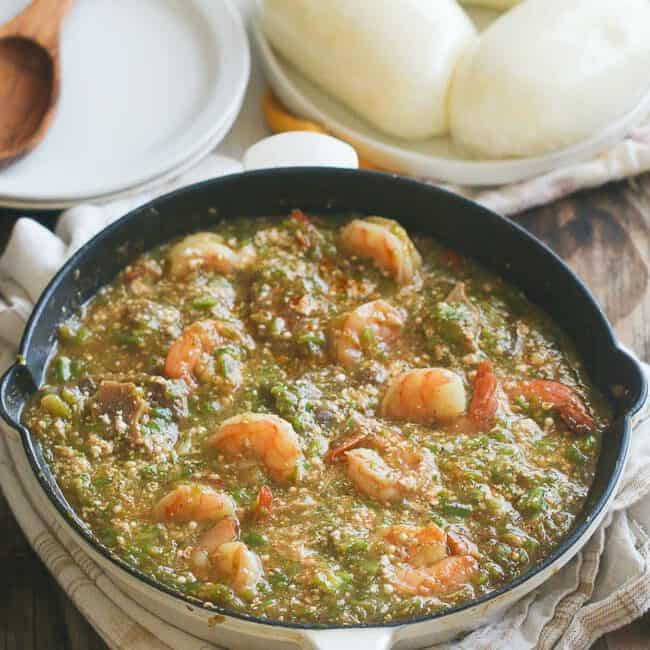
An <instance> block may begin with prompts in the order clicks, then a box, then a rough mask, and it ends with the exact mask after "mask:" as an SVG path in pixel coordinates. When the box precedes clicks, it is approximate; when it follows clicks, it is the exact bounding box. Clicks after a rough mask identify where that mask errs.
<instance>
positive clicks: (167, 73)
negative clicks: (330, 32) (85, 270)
mask: <svg viewBox="0 0 650 650" xmlns="http://www.w3.org/2000/svg"><path fill="white" fill-rule="evenodd" d="M0 4H1V6H0V22H4V21H6V20H9V19H10V18H11V17H12V16H13V15H15V14H16V13H17V12H18V11H19V10H21V9H22V8H23V7H24V6H25V5H26V4H27V0H4V1H3V2H2V3H0ZM62 66H63V75H62V76H63V85H62V92H61V100H60V105H59V110H58V113H57V115H56V118H55V120H54V123H53V125H52V128H51V129H50V131H49V132H48V134H47V136H46V138H45V140H44V141H43V142H42V143H41V144H40V145H39V146H38V147H37V148H36V149H35V150H34V151H33V152H31V153H30V154H29V155H28V156H25V157H24V158H23V159H21V160H19V161H17V162H16V163H14V164H13V165H11V166H9V167H7V168H6V169H3V170H1V171H0V203H1V204H4V205H10V204H11V205H14V206H17V207H25V206H26V205H31V206H33V205H36V206H38V207H42V206H52V207H63V206H65V205H70V204H73V203H78V202H80V201H84V200H90V199H96V198H98V197H109V196H112V195H116V194H123V193H124V192H125V191H127V192H128V191H129V190H133V189H134V188H139V189H142V188H144V186H146V185H147V184H150V183H151V182H152V181H154V180H157V179H160V178H162V177H169V176H171V175H174V174H176V173H178V171H179V170H180V169H181V168H182V167H183V166H185V167H186V166H187V165H188V162H189V161H196V159H197V158H198V157H199V156H200V154H204V153H205V152H207V151H209V149H208V147H207V145H208V144H209V145H210V149H211V148H214V146H216V144H218V141H217V142H215V140H216V136H217V135H219V134H220V135H221V137H223V136H224V135H225V133H226V132H227V130H228V128H229V127H230V126H231V125H232V122H233V121H234V118H235V117H236V115H237V113H238V112H239V109H240V107H241V103H242V101H243V97H244V93H245V90H246V86H247V84H248V78H249V73H250V53H249V48H248V40H247V37H246V32H245V30H244V28H243V25H242V23H241V18H240V16H239V13H238V12H237V10H236V9H235V8H233V6H232V3H231V1H230V0H218V1H214V0H138V1H137V2H133V0H111V2H96V1H94V0H77V2H76V3H75V5H74V7H73V9H72V11H71V12H70V15H69V16H68V18H67V20H66V23H65V26H64V30H63V35H62Z"/></svg>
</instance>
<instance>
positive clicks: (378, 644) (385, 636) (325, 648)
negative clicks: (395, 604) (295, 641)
mask: <svg viewBox="0 0 650 650" xmlns="http://www.w3.org/2000/svg"><path fill="white" fill-rule="evenodd" d="M394 631H395V628H372V627H370V628H358V629H347V630H346V629H341V630H305V631H304V632H303V635H304V642H303V644H302V646H301V647H302V648H303V649H304V650H389V648H390V647H391V645H392V643H393V633H394Z"/></svg>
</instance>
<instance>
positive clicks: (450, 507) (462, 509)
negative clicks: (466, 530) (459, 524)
mask: <svg viewBox="0 0 650 650" xmlns="http://www.w3.org/2000/svg"><path fill="white" fill-rule="evenodd" d="M472 512H474V508H473V507H472V506H471V505H470V504H469V503H459V502H457V501H452V502H447V503H444V504H443V505H442V514H443V515H445V516H446V517H463V518H465V517H469V516H470V515H471V514H472Z"/></svg>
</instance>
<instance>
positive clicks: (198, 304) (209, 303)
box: [192, 296, 218, 309]
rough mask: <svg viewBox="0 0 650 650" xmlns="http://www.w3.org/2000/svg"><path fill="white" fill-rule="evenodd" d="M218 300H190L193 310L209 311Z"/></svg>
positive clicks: (207, 297) (202, 298)
mask: <svg viewBox="0 0 650 650" xmlns="http://www.w3.org/2000/svg"><path fill="white" fill-rule="evenodd" d="M217 302H218V300H217V299H216V298H213V297H212V296H203V297H201V298H195V299H194V300H192V307H194V309H210V308H211V307H214V306H215V305H216V304H217Z"/></svg>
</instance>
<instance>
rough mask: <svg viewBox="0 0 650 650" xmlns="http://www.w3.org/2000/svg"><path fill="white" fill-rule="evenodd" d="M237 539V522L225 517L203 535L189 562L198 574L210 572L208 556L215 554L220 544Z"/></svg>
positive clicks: (234, 519)
mask: <svg viewBox="0 0 650 650" xmlns="http://www.w3.org/2000/svg"><path fill="white" fill-rule="evenodd" d="M238 537H239V522H238V521H237V519H236V518H235V517H225V518H224V519H222V520H221V521H219V522H217V523H216V524H215V525H214V526H212V528H210V529H209V530H208V531H206V532H205V533H203V535H201V537H199V540H198V541H197V543H196V546H195V547H194V550H193V551H192V556H191V562H192V567H193V568H194V570H195V571H196V572H197V573H199V574H206V573H207V572H208V571H209V570H210V554H211V553H215V552H216V551H217V550H218V549H219V547H220V546H221V545H222V544H227V543H228V542H235V541H237V538H238Z"/></svg>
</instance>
